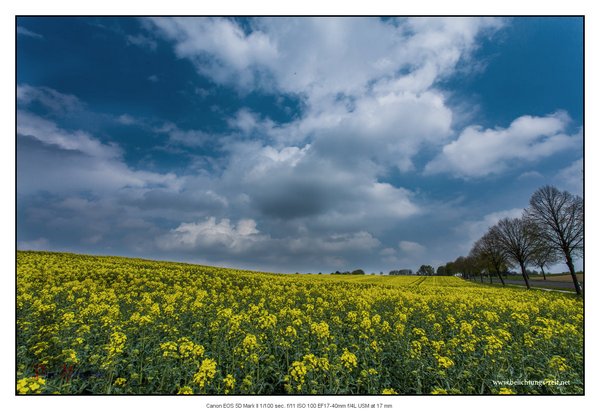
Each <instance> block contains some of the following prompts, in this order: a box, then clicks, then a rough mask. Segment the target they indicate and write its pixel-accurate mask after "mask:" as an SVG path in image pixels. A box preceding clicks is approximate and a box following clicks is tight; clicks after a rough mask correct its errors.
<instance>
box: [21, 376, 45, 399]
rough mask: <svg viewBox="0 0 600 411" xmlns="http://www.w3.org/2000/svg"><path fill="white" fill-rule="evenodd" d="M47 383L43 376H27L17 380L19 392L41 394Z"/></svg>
mask: <svg viewBox="0 0 600 411" xmlns="http://www.w3.org/2000/svg"><path fill="white" fill-rule="evenodd" d="M45 385H46V380H45V379H43V378H42V377H27V378H21V379H20V380H19V381H17V393H18V394H21V395H22V394H39V393H40V392H41V389H42V388H43V387H44V386H45Z"/></svg>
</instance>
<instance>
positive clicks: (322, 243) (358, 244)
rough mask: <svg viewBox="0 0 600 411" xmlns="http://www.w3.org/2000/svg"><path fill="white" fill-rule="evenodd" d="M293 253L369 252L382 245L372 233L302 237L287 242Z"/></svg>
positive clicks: (361, 232) (360, 232)
mask: <svg viewBox="0 0 600 411" xmlns="http://www.w3.org/2000/svg"><path fill="white" fill-rule="evenodd" d="M287 243H288V246H287V248H289V250H290V251H291V252H292V253H309V254H318V253H348V252H362V253H364V252H368V251H369V250H372V249H373V248H376V247H378V246H379V245H380V244H381V243H380V242H379V240H378V239H377V238H375V237H374V236H373V235H372V234H371V233H368V232H366V231H359V232H354V233H345V234H332V235H329V236H325V237H317V238H310V237H302V238H293V239H288V240H287Z"/></svg>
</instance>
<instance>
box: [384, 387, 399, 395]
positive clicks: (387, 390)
mask: <svg viewBox="0 0 600 411" xmlns="http://www.w3.org/2000/svg"><path fill="white" fill-rule="evenodd" d="M381 393H382V394H383V395H395V394H398V393H397V392H396V390H394V389H393V388H384V389H383V391H381Z"/></svg>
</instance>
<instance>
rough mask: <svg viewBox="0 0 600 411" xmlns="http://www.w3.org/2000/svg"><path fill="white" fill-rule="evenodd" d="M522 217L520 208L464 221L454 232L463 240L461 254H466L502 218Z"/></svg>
mask: <svg viewBox="0 0 600 411" xmlns="http://www.w3.org/2000/svg"><path fill="white" fill-rule="evenodd" d="M522 215H523V209H522V208H512V209H509V210H501V211H494V212H492V213H489V214H486V215H485V216H483V218H481V219H480V220H471V221H465V222H464V223H462V224H460V225H459V226H458V227H457V228H456V231H457V232H458V233H459V234H461V236H462V237H463V238H464V239H465V241H464V243H463V250H462V252H463V253H465V254H466V253H468V252H469V250H470V249H471V247H472V246H473V244H474V243H475V241H477V240H478V239H480V238H481V237H482V236H483V235H484V234H485V233H486V232H487V231H488V230H489V229H490V228H491V227H493V226H494V225H496V223H497V222H498V221H500V220H502V219H503V218H519V217H521V216H522Z"/></svg>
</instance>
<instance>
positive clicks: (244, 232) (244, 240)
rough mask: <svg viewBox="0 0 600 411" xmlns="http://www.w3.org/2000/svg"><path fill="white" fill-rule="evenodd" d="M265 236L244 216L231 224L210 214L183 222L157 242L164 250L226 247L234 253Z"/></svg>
mask: <svg viewBox="0 0 600 411" xmlns="http://www.w3.org/2000/svg"><path fill="white" fill-rule="evenodd" d="M266 239H267V238H266V237H265V236H264V235H261V234H260V232H259V231H258V230H257V228H256V221H254V220H252V219H242V220H239V221H238V222H237V224H232V223H231V221H230V220H229V219H222V220H221V221H219V222H217V221H216V219H215V218H214V217H210V218H208V219H206V220H205V221H201V222H196V223H182V224H181V225H179V227H177V228H175V229H173V230H171V231H170V232H169V233H168V234H166V235H164V236H162V237H161V238H159V239H158V240H157V241H158V246H159V247H160V248H161V249H164V250H196V249H207V248H208V249H212V248H225V249H227V250H228V251H231V252H232V253H240V252H244V251H247V250H248V248H251V247H252V246H253V245H254V244H256V243H259V242H262V241H265V240H266Z"/></svg>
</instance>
